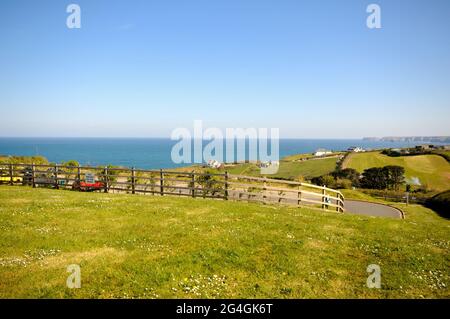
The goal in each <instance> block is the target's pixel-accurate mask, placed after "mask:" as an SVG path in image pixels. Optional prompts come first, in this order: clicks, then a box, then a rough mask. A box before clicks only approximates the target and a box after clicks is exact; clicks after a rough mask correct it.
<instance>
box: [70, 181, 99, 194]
mask: <svg viewBox="0 0 450 319" xmlns="http://www.w3.org/2000/svg"><path fill="white" fill-rule="evenodd" d="M104 188H105V184H104V183H102V182H95V183H86V182H80V181H76V182H74V183H73V185H72V189H75V190H79V191H81V192H93V191H99V190H102V189H104Z"/></svg>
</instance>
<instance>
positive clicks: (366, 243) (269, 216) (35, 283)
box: [0, 186, 450, 298]
mask: <svg viewBox="0 0 450 319" xmlns="http://www.w3.org/2000/svg"><path fill="white" fill-rule="evenodd" d="M397 206H398V207H400V208H402V209H403V210H404V211H405V213H406V219H405V220H400V219H399V220H395V219H387V218H386V219H385V218H370V217H364V216H356V215H349V214H337V213H326V212H321V211H317V210H309V209H305V208H302V209H299V208H287V207H285V208H283V207H275V206H263V205H258V204H247V203H243V202H233V201H220V200H208V199H192V198H181V197H169V196H164V197H159V196H143V195H141V196H140V195H125V194H123V195H121V194H104V193H79V192H72V191H64V190H50V189H32V188H28V187H22V186H0V227H1V232H0V236H1V237H0V239H1V240H0V297H1V298H17V297H25V298H29V297H37V298H449V297H450V294H449V290H448V285H449V284H450V282H449V280H450V278H449V277H450V274H449V269H450V238H449V227H450V221H448V220H446V219H443V218H441V217H439V216H438V215H437V214H435V213H434V212H433V211H431V210H429V209H426V208H423V207H421V206H415V205H410V206H408V207H406V206H403V205H397ZM70 264H78V265H80V267H81V288H80V289H68V288H66V279H67V277H68V276H69V273H67V271H66V270H67V266H68V265H70ZM369 264H378V265H380V267H381V271H382V286H381V289H369V288H367V287H366V280H367V276H368V273H367V272H366V268H367V266H368V265H369Z"/></svg>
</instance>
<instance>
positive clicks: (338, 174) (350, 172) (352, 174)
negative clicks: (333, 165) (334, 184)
mask: <svg viewBox="0 0 450 319" xmlns="http://www.w3.org/2000/svg"><path fill="white" fill-rule="evenodd" d="M332 175H333V176H334V178H336V179H347V180H350V181H351V182H352V185H353V186H355V187H358V186H359V176H360V174H359V172H358V171H357V170H356V169H353V168H345V169H342V170H336V171H334V172H333V173H332Z"/></svg>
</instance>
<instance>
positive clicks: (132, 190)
mask: <svg viewBox="0 0 450 319" xmlns="http://www.w3.org/2000/svg"><path fill="white" fill-rule="evenodd" d="M135 176H136V175H135V171H134V166H133V167H132V168H131V194H135V184H136V178H135Z"/></svg>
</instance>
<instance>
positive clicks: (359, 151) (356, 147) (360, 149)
mask: <svg viewBox="0 0 450 319" xmlns="http://www.w3.org/2000/svg"><path fill="white" fill-rule="evenodd" d="M347 151H348V152H354V153H361V152H365V151H366V150H365V149H363V148H362V147H358V146H352V147H349V148H348V150H347Z"/></svg>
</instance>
